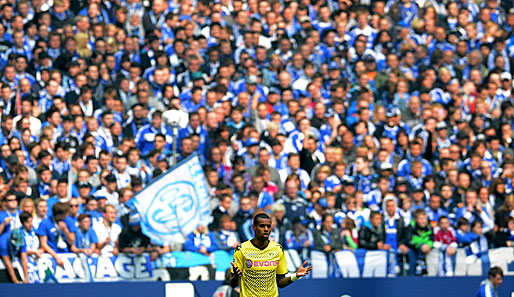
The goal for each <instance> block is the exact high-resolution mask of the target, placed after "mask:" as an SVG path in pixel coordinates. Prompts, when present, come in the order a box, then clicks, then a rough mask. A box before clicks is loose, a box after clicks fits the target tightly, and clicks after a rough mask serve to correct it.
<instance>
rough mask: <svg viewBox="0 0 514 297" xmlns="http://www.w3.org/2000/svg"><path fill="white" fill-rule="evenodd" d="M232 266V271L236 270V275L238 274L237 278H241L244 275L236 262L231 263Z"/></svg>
mask: <svg viewBox="0 0 514 297" xmlns="http://www.w3.org/2000/svg"><path fill="white" fill-rule="evenodd" d="M230 264H232V269H234V274H237V276H239V277H241V276H242V275H243V272H241V270H240V269H239V267H237V266H236V265H235V264H234V262H230Z"/></svg>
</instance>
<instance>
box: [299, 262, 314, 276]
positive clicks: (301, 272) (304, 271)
mask: <svg viewBox="0 0 514 297" xmlns="http://www.w3.org/2000/svg"><path fill="white" fill-rule="evenodd" d="M305 265H307V261H305V262H303V264H302V265H301V266H300V267H298V270H297V271H296V277H302V276H306V275H307V274H309V272H310V271H311V270H312V266H309V267H305Z"/></svg>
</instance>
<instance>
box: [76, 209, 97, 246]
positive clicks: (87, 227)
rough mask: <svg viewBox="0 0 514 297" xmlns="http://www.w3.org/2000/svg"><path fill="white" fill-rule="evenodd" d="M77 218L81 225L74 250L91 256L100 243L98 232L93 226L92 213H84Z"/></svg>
mask: <svg viewBox="0 0 514 297" xmlns="http://www.w3.org/2000/svg"><path fill="white" fill-rule="evenodd" d="M77 220H78V224H79V226H78V229H77V232H76V234H75V245H74V246H72V252H74V253H77V254H78V253H84V254H86V255H88V256H91V254H92V253H93V252H94V251H95V249H96V245H97V244H98V238H97V236H96V233H95V231H94V230H93V228H91V215H88V214H85V213H83V214H81V215H79V217H78V218H77Z"/></svg>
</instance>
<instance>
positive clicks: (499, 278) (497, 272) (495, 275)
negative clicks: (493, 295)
mask: <svg viewBox="0 0 514 297" xmlns="http://www.w3.org/2000/svg"><path fill="white" fill-rule="evenodd" d="M489 280H490V281H491V283H492V285H493V287H495V288H497V287H498V286H499V285H501V284H502V282H503V270H502V269H501V268H500V267H498V266H495V267H492V268H491V269H489Z"/></svg>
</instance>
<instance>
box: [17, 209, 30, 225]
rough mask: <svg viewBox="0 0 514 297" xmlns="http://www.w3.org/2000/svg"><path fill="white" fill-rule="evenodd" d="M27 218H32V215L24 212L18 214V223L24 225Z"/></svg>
mask: <svg viewBox="0 0 514 297" xmlns="http://www.w3.org/2000/svg"><path fill="white" fill-rule="evenodd" d="M29 218H32V215H31V214H30V213H28V212H26V211H24V212H22V213H20V222H21V223H22V224H23V223H25V222H26V221H27V220H28V219H29Z"/></svg>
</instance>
